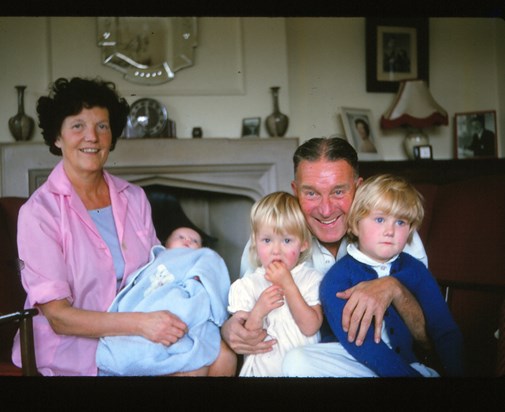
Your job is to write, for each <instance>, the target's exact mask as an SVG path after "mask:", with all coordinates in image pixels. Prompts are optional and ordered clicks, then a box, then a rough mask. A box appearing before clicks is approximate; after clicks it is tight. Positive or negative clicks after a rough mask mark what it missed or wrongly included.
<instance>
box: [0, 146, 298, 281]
mask: <svg viewBox="0 0 505 412" xmlns="http://www.w3.org/2000/svg"><path fill="white" fill-rule="evenodd" d="M297 146H298V139H297V138H267V139H264V138H247V139H244V138H243V139H221V138H207V139H163V138H160V139H120V140H119V141H118V143H117V145H116V148H115V150H114V151H112V152H111V153H110V156H109V159H108V161H107V164H106V168H107V170H108V171H109V172H111V173H112V174H114V175H116V176H120V177H122V178H124V179H126V180H128V181H130V182H132V183H135V184H138V185H139V186H143V187H145V186H152V185H163V186H166V187H167V188H173V189H174V192H176V193H177V196H178V198H179V201H180V202H181V205H182V207H183V209H184V211H185V213H186V214H187V216H188V217H189V218H190V219H191V220H192V221H193V222H194V223H195V224H196V225H197V226H198V227H200V228H201V229H202V230H204V231H206V232H207V233H209V234H211V235H212V236H214V237H216V238H217V239H218V241H217V243H216V245H215V247H214V248H215V249H216V251H217V252H218V253H220V254H221V256H223V258H224V259H225V261H226V263H227V265H228V269H229V271H230V278H231V279H232V280H234V279H235V278H236V277H237V276H238V272H239V265H240V256H241V253H242V250H243V247H244V245H245V243H246V241H247V238H248V236H249V211H250V207H251V206H252V204H253V203H254V201H256V200H258V199H259V198H261V197H262V196H264V195H266V194H268V193H271V192H273V191H276V190H285V191H289V192H290V191H291V189H290V183H291V180H292V178H293V165H292V155H293V153H294V151H295V149H296V147H297ZM59 159H60V158H59V157H57V156H54V155H52V154H51V153H49V149H48V147H47V146H46V145H45V144H44V143H43V142H19V143H7V144H1V145H0V194H1V196H20V197H27V196H29V195H30V194H31V193H33V191H34V190H35V189H36V188H37V187H39V186H40V185H41V184H42V183H43V182H44V181H45V179H46V178H47V176H48V175H49V173H50V171H51V170H52V168H53V167H54V165H55V164H56V163H57V162H58V161H59ZM160 240H161V239H160Z"/></svg>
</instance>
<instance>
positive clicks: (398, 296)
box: [337, 276, 428, 346]
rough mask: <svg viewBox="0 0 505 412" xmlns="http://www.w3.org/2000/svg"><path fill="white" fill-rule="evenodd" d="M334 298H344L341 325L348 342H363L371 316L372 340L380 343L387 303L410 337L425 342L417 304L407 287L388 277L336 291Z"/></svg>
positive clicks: (422, 321) (424, 331)
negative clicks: (402, 321) (372, 325)
mask: <svg viewBox="0 0 505 412" xmlns="http://www.w3.org/2000/svg"><path fill="white" fill-rule="evenodd" d="M337 297H338V298H341V299H347V300H348V301H347V303H346V305H345V306H344V311H343V313H342V328H343V329H344V330H345V331H346V332H347V334H348V340H349V342H354V341H355V342H356V345H357V346H360V345H361V344H363V341H364V339H365V336H366V333H367V331H368V328H369V327H370V325H371V323H372V319H373V320H374V341H375V342H376V343H379V342H380V340H381V330H382V321H383V319H384V313H385V312H386V310H387V308H388V307H389V306H390V305H391V303H392V304H393V305H394V306H395V308H396V310H397V311H398V313H399V314H400V316H401V317H402V319H403V320H404V322H405V323H406V325H407V327H408V328H409V330H410V332H411V333H412V336H413V337H414V339H415V340H416V341H418V342H422V343H425V342H427V341H428V337H427V334H426V329H425V319H424V314H423V311H422V309H421V307H420V306H419V304H418V303H417V301H416V299H415V298H414V297H413V296H412V294H411V293H410V292H409V291H408V290H407V288H406V287H404V286H403V285H402V284H401V283H400V282H399V281H398V279H396V278H394V277H392V276H385V277H382V278H379V279H374V280H370V281H366V282H361V283H359V284H357V285H356V286H353V287H352V288H349V289H347V290H345V291H343V292H338V293H337Z"/></svg>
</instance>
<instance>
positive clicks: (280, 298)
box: [255, 285, 284, 317]
mask: <svg viewBox="0 0 505 412" xmlns="http://www.w3.org/2000/svg"><path fill="white" fill-rule="evenodd" d="M282 305H284V293H283V292H282V289H281V288H280V287H279V286H276V285H272V286H269V287H268V288H266V289H265V290H264V291H263V292H262V293H261V295H260V297H259V298H258V301H257V302H256V305H255V309H256V310H257V311H258V313H259V314H261V316H262V317H265V316H266V315H268V314H269V313H270V312H271V311H272V310H274V309H277V308H280V307H281V306H282Z"/></svg>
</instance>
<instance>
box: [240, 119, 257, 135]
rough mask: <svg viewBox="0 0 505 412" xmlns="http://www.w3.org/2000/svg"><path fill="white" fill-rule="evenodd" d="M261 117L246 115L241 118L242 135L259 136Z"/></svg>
mask: <svg viewBox="0 0 505 412" xmlns="http://www.w3.org/2000/svg"><path fill="white" fill-rule="evenodd" d="M260 127H261V117H246V118H244V119H242V137H259V135H260Z"/></svg>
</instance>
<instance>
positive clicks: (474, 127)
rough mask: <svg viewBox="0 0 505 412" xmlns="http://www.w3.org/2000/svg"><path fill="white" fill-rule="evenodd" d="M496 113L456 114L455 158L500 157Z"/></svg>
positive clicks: (488, 111) (485, 111) (486, 111)
mask: <svg viewBox="0 0 505 412" xmlns="http://www.w3.org/2000/svg"><path fill="white" fill-rule="evenodd" d="M497 134H498V130H497V128H496V111H495V110H482V111H475V112H465V113H455V114H454V157H455V158H456V159H473V158H494V157H497V156H498V144H497Z"/></svg>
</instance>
